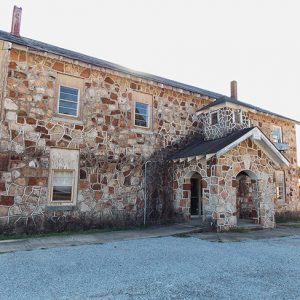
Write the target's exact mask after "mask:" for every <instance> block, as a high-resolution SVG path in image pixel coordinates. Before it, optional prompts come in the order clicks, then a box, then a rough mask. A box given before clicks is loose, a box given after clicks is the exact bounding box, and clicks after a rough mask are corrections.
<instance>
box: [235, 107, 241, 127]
mask: <svg viewBox="0 0 300 300" xmlns="http://www.w3.org/2000/svg"><path fill="white" fill-rule="evenodd" d="M234 122H235V123H236V124H242V112H241V110H240V109H236V110H235V111H234Z"/></svg>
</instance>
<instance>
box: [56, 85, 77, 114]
mask: <svg viewBox="0 0 300 300" xmlns="http://www.w3.org/2000/svg"><path fill="white" fill-rule="evenodd" d="M62 86H63V87H66V88H71V89H74V90H77V91H78V94H77V107H76V116H74V115H67V114H63V113H60V112H59V103H60V88H61V87H62ZM62 101H63V100H62ZM79 102H80V89H79V88H78V87H73V86H67V85H63V84H60V85H59V89H58V101H57V114H58V115H59V116H67V117H71V118H78V117H79Z"/></svg>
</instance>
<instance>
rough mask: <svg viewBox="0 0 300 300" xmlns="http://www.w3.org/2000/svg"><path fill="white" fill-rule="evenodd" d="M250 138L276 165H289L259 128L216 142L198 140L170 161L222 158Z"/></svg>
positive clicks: (175, 154)
mask: <svg viewBox="0 0 300 300" xmlns="http://www.w3.org/2000/svg"><path fill="white" fill-rule="evenodd" d="M248 138H252V139H253V140H254V141H255V142H256V143H257V144H258V145H259V146H260V147H261V148H262V150H263V151H264V152H265V153H266V154H267V155H268V156H269V157H270V159H272V161H273V162H274V163H275V164H277V165H286V166H288V165H289V161H288V160H287V159H286V158H285V157H284V156H283V155H282V154H281V153H280V151H278V150H277V148H276V147H275V146H274V144H273V143H272V142H271V141H270V140H269V139H268V138H267V137H266V136H265V135H264V134H263V133H262V132H261V130H259V129H258V128H257V127H250V128H245V129H241V130H239V131H236V132H234V133H232V134H230V135H228V136H226V137H222V138H219V139H215V140H210V141H204V140H202V139H198V140H196V141H194V142H192V143H190V144H189V145H187V146H186V147H184V148H183V149H180V150H178V151H177V152H175V153H174V154H172V155H171V156H170V157H169V158H168V159H169V160H173V161H180V162H182V161H185V160H188V161H190V160H192V159H195V158H196V159H201V158H206V159H209V158H210V157H212V156H214V155H216V156H217V157H220V156H221V155H224V154H225V153H226V152H228V151H229V150H231V149H233V148H234V147H236V146H237V145H238V144H239V143H241V142H242V141H244V140H246V139H248Z"/></svg>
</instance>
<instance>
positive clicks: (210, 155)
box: [206, 153, 216, 160]
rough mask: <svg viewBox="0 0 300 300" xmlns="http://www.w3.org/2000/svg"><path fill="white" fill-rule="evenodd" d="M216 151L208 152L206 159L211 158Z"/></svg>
mask: <svg viewBox="0 0 300 300" xmlns="http://www.w3.org/2000/svg"><path fill="white" fill-rule="evenodd" d="M215 154H216V153H210V154H206V160H209V159H210V158H212V157H213V156H214V155H215Z"/></svg>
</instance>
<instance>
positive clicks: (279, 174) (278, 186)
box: [274, 171, 285, 202]
mask: <svg viewBox="0 0 300 300" xmlns="http://www.w3.org/2000/svg"><path fill="white" fill-rule="evenodd" d="M274 181H275V192H276V200H277V201H280V202H285V175H284V171H275V173H274Z"/></svg>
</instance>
